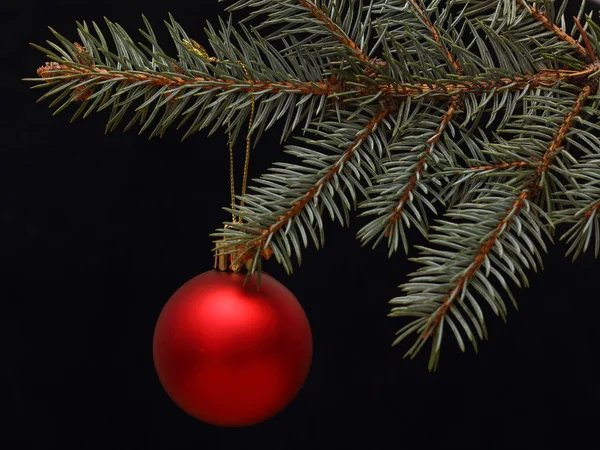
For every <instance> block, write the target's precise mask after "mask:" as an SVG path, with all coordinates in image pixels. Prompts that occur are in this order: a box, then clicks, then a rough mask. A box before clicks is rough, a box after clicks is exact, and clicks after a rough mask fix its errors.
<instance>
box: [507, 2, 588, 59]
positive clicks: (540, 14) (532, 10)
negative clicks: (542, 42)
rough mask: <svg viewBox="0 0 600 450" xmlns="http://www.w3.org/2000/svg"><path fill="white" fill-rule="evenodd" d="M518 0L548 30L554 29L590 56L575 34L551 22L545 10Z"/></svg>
mask: <svg viewBox="0 0 600 450" xmlns="http://www.w3.org/2000/svg"><path fill="white" fill-rule="evenodd" d="M516 1H517V4H518V5H519V6H522V7H523V8H525V9H527V10H528V11H529V12H530V13H531V15H532V16H533V18H534V19H535V20H537V21H538V22H540V23H541V24H542V25H544V27H545V28H546V29H547V30H550V31H552V32H553V33H554V34H555V35H556V37H557V38H558V39H560V40H561V41H565V42H568V43H569V44H571V45H572V46H573V47H575V50H576V51H577V53H579V54H580V55H581V56H585V57H587V56H588V53H587V51H586V49H585V47H583V46H582V45H581V44H580V43H579V42H578V41H577V40H576V39H575V38H573V36H571V35H570V34H569V33H567V32H566V31H564V30H563V29H562V28H560V27H559V26H558V25H555V24H553V23H552V22H550V20H549V19H548V17H546V15H545V14H544V13H543V12H541V11H540V10H539V9H537V7H535V6H531V5H528V4H527V2H526V1H525V0H516Z"/></svg>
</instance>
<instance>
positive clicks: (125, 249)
mask: <svg viewBox="0 0 600 450" xmlns="http://www.w3.org/2000/svg"><path fill="white" fill-rule="evenodd" d="M574 3H575V5H573V6H574V7H573V9H575V6H578V2H574ZM224 7H225V5H224V4H219V3H217V1H216V0H206V1H202V0H197V1H195V2H162V3H160V4H158V5H156V6H151V5H150V3H149V2H147V1H144V2H143V1H140V0H127V1H119V2H90V3H84V2H81V1H74V0H56V1H54V2H50V1H45V2H42V1H39V0H35V1H30V2H24V1H23V2H16V1H13V0H10V1H8V2H7V1H6V0H2V5H1V6H0V24H1V25H2V27H1V32H2V37H1V39H0V45H1V49H2V53H1V54H2V64H1V68H0V73H1V74H2V77H3V80H2V84H1V85H0V86H1V90H2V93H3V95H2V100H3V101H2V105H1V108H2V109H1V111H2V112H1V117H2V122H1V124H2V127H1V130H2V135H1V136H2V140H1V144H0V148H1V151H0V158H1V159H0V199H1V204H0V240H1V241H0V244H1V245H0V255H1V258H2V259H1V261H2V267H1V271H0V301H1V303H0V305H1V310H0V320H1V326H0V330H1V331H0V333H1V334H0V336H1V337H2V340H1V352H2V353H1V360H2V370H1V372H0V373H1V376H2V382H1V384H0V386H1V389H2V391H1V393H2V398H1V399H0V405H1V407H2V409H5V412H6V414H5V415H4V419H2V421H1V422H0V430H1V433H0V448H2V449H6V450H12V449H15V450H16V449H33V448H36V449H54V448H57V449H71V448H73V449H100V448H102V449H151V448H152V449H153V448H157V449H158V448H161V449H179V448H197V449H199V448H204V449H211V450H212V449H237V448H261V449H263V450H275V449H277V450H287V449H301V448H302V449H340V450H344V449H370V448H373V449H384V448H407V449H414V448H426V449H429V448H442V446H443V447H446V448H482V449H486V448H528V449H529V448H545V447H554V446H560V447H565V448H575V447H572V446H579V445H581V444H582V443H584V442H586V441H588V440H589V442H590V443H591V445H592V447H593V446H594V444H595V442H596V437H595V436H596V435H595V431H596V429H595V428H596V427H597V419H598V412H597V407H598V404H599V401H600V395H599V388H598V363H597V356H598V351H597V344H598V342H599V331H598V326H597V324H598V320H599V319H600V307H599V300H600V284H599V283H598V272H599V269H600V265H599V263H598V261H596V260H594V258H593V255H592V254H591V252H588V254H586V255H584V256H583V257H581V258H580V259H579V260H578V261H577V262H576V263H571V262H570V260H568V259H565V258H564V256H563V255H564V252H565V249H566V247H565V246H564V245H557V246H555V247H551V248H550V254H549V255H548V257H547V259H546V270H545V271H543V272H542V273H540V274H537V275H536V274H534V273H531V274H530V275H531V277H530V281H531V287H530V288H529V289H524V290H517V291H516V295H517V298H518V301H519V305H520V309H519V311H518V312H517V311H515V310H514V309H511V310H510V312H509V320H508V323H507V324H504V323H503V322H502V320H501V319H499V318H497V317H495V316H494V315H493V313H492V312H491V311H490V310H489V309H487V310H486V312H487V323H488V328H489V334H490V340H489V341H487V342H483V343H481V345H480V352H479V354H474V353H473V352H472V350H468V351H467V353H465V354H461V352H460V351H459V350H458V349H457V346H456V344H455V342H454V341H453V339H447V341H446V342H445V344H444V346H443V354H442V359H441V363H440V368H439V370H438V372H436V373H429V372H428V371H427V357H428V351H424V352H423V353H422V354H421V355H419V356H418V357H417V358H416V359H415V360H405V359H403V358H402V355H403V353H404V351H406V349H407V348H408V342H407V343H405V344H403V345H401V346H399V347H396V348H392V347H391V346H390V343H391V342H392V340H393V338H394V333H395V331H396V330H397V329H398V328H400V327H401V326H402V324H404V323H405V322H404V321H403V320H401V319H391V318H388V317H386V314H387V312H388V310H389V305H388V304H387V301H388V300H389V299H391V298H392V297H394V296H397V295H400V294H401V291H400V290H399V289H398V288H397V285H398V284H400V283H402V282H404V281H406V279H407V273H409V272H410V271H412V270H414V269H415V268H416V266H415V265H414V264H413V263H410V262H409V261H407V257H406V256H405V255H404V254H402V253H398V254H396V255H395V256H394V257H393V258H391V259H389V260H388V259H387V251H386V248H385V246H382V247H381V248H379V249H377V250H376V251H372V250H370V249H369V248H368V247H367V248H361V247H360V244H359V242H358V241H357V240H356V239H355V233H356V231H357V230H358V228H359V226H360V225H361V224H362V223H364V222H357V221H355V222H354V224H353V226H352V227H351V228H349V229H342V228H340V227H339V226H338V225H337V224H333V223H331V221H330V220H327V236H326V244H325V248H324V249H323V250H321V251H316V250H315V249H313V248H312V247H311V248H309V249H308V250H306V252H305V258H304V263H303V265H302V266H301V267H300V268H297V269H295V272H294V274H293V276H287V275H286V274H285V273H284V271H283V269H282V268H281V267H279V266H278V265H277V263H276V262H275V261H269V262H267V263H266V266H265V270H267V271H268V272H269V273H271V275H273V276H275V277H276V278H278V279H279V280H280V281H282V282H283V283H284V284H285V285H286V286H288V288H289V289H290V290H291V291H292V292H294V293H295V295H296V296H297V297H298V299H299V300H300V302H301V303H302V305H303V307H304V308H305V310H306V313H307V316H308V318H309V320H310V323H311V326H312V330H313V337H314V360H313V365H312V369H311V373H310V375H309V378H308V380H307V382H306V384H305V386H304V388H303V389H302V390H301V392H300V394H299V395H298V397H297V398H296V400H295V401H294V402H293V403H292V404H291V405H290V406H289V407H288V408H286V409H285V410H284V411H283V412H281V413H280V414H278V415H277V416H275V417H274V418H272V419H270V420H268V421H266V422H264V423H261V424H259V425H256V426H253V427H248V428H240V429H229V428H217V427H213V426H210V425H206V424H203V423H201V422H199V421H197V420H195V419H193V418H191V417H189V416H187V415H186V414H185V413H183V412H182V411H181V410H179V409H178V408H177V407H176V406H175V405H174V404H173V403H171V401H170V400H169V399H168V397H167V396H166V394H165V393H164V392H163V390H162V388H161V386H160V384H159V382H158V379H157V377H156V375H155V372H154V368H153V363H152V352H151V350H152V349H151V343H152V333H153V327H154V324H155V321H156V319H157V317H158V314H159V313H160V310H161V308H162V306H163V305H164V303H165V302H166V301H167V299H168V298H169V297H170V295H171V294H172V293H173V292H174V291H175V290H176V289H177V288H178V287H179V286H180V285H181V284H183V283H184V282H185V281H187V280H188V279H190V278H191V277H193V276H195V275H196V274H198V273H201V272H204V271H206V270H209V269H211V268H212V262H213V261H212V255H211V253H210V249H211V247H212V242H211V240H212V238H210V237H209V236H208V234H209V233H211V232H212V231H213V230H214V229H216V228H218V227H219V226H220V225H221V222H222V221H223V220H227V218H228V216H227V213H225V212H224V211H223V210H222V207H223V206H226V205H227V204H228V201H229V187H228V186H229V185H228V154H227V148H226V146H225V138H226V136H225V135H224V134H223V133H221V132H218V133H217V134H216V135H214V136H213V137H210V138H208V137H207V135H206V132H204V133H198V134H196V135H194V136H192V137H191V138H189V139H188V140H186V141H184V142H183V143H182V142H180V139H181V137H182V135H183V134H182V132H181V130H179V131H178V130H175V129H174V128H172V129H171V130H170V131H169V132H168V133H167V135H166V136H165V137H164V138H162V139H161V138H154V139H152V140H148V139H147V136H148V133H147V132H146V133H145V134H144V135H142V136H138V134H137V131H135V130H130V131H128V132H125V133H122V132H121V130H122V127H121V128H120V129H119V130H118V131H117V132H113V133H111V134H104V125H105V123H106V119H107V117H108V114H107V113H106V112H103V113H94V114H93V115H92V116H91V117H90V118H87V119H83V120H81V119H79V120H77V121H76V122H75V123H73V124H70V123H69V119H70V116H71V114H72V112H74V109H73V108H70V109H68V110H67V111H65V112H63V113H61V114H58V115H57V116H52V114H51V112H52V111H51V110H49V109H48V103H49V102H48V101H45V102H41V103H37V104H36V99H37V98H38V97H39V95H41V93H42V91H41V90H30V89H29V87H30V85H31V83H25V82H23V81H21V78H23V77H31V76H35V70H36V68H37V67H38V66H41V65H42V64H43V63H44V61H45V60H46V59H45V56H44V55H43V54H42V53H40V52H39V51H37V50H35V49H34V48H33V47H30V46H29V45H28V42H35V43H38V44H41V45H44V43H45V40H46V39H51V38H52V37H51V34H50V32H49V31H48V29H47V28H46V26H52V27H53V28H55V29H57V30H58V31H59V32H61V33H62V34H64V35H65V36H66V37H68V38H69V39H72V40H77V35H76V31H75V30H76V28H75V21H76V20H86V21H88V23H89V22H91V21H92V20H94V21H96V22H98V23H102V20H103V19H102V18H103V16H107V17H108V18H109V19H110V20H112V21H115V22H117V23H119V24H121V25H123V26H124V27H125V28H126V29H127V30H128V31H129V32H130V33H131V34H133V35H134V36H136V37H141V36H140V35H138V34H136V32H137V31H136V30H137V29H138V28H140V27H142V26H143V23H142V19H141V14H142V13H143V14H145V15H146V16H147V17H148V19H149V20H150V22H151V23H152V25H153V27H154V28H155V31H156V32H157V34H158V35H159V37H160V38H161V41H162V42H164V43H167V44H166V45H165V46H164V47H165V48H168V49H170V50H172V47H169V45H168V37H167V32H166V28H165V27H164V25H163V23H162V21H163V20H164V19H167V17H168V16H167V13H168V12H171V13H173V14H174V16H175V18H176V20H178V21H179V23H180V24H181V25H182V26H183V27H184V29H186V31H187V32H188V34H190V35H191V36H193V37H194V38H195V39H196V40H198V41H199V42H201V43H204V44H205V43H206V41H205V40H204V32H203V28H204V25H205V19H209V20H211V22H212V23H216V22H215V18H216V17H217V15H218V14H219V13H220V14H221V15H222V16H225V13H224V12H223V10H224ZM570 15H572V14H570ZM103 29H104V28H103ZM44 92H45V91H44ZM279 131H280V128H278V129H274V130H272V131H271V132H269V133H268V134H267V135H266V136H264V137H263V139H262V140H261V145H260V146H259V148H258V149H257V150H256V151H255V152H254V153H253V156H252V162H251V176H252V177H257V176H259V175H260V174H261V173H263V172H264V171H265V170H266V168H267V167H269V166H270V165H271V164H272V162H274V161H281V160H291V159H290V157H289V156H287V155H285V154H284V153H283V152H282V146H281V145H280V143H279ZM236 157H237V162H238V164H237V168H238V176H241V173H240V172H239V170H240V168H241V163H242V160H243V148H242V147H241V146H240V147H238V148H237V150H236ZM238 187H239V178H238ZM415 242H420V241H419V240H418V239H417V240H416V241H415ZM421 243H422V242H421ZM411 255H415V251H414V250H413V251H412V252H411Z"/></svg>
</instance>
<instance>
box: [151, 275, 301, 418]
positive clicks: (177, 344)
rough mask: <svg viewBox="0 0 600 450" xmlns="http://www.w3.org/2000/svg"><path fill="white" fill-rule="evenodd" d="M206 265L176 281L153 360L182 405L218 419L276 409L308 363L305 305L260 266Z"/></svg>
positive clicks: (264, 415) (157, 331) (156, 337)
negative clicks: (256, 270) (225, 268)
mask: <svg viewBox="0 0 600 450" xmlns="http://www.w3.org/2000/svg"><path fill="white" fill-rule="evenodd" d="M244 278H245V274H242V273H238V274H236V273H232V272H220V271H217V270H211V271H209V272H205V273H203V274H201V275H198V276H196V277H194V278H192V279H191V280H190V281H188V282H187V283H185V284H184V285H183V286H181V287H180V288H179V289H178V290H177V291H176V292H175V293H174V294H173V295H172V296H171V298H170V299H169V301H168V302H167V304H166V305H165V307H164V308H163V310H162V312H161V314H160V316H159V318H158V321H157V324H156V328H155V331H154V342H153V354H154V365H155V367H156V371H157V374H158V377H159V379H160V382H161V384H162V385H163V388H164V389H165V391H166V392H167V394H168V395H169V396H170V397H171V399H172V400H173V401H174V402H175V403H176V404H177V405H178V406H179V407H180V408H181V409H183V410H184V411H185V412H187V413H188V414H190V415H192V416H194V417H196V418H197V419H200V420H202V421H204V422H207V423H211V424H214V425H220V426H246V425H252V424H255V423H258V422H261V421H263V420H265V419H267V418H269V417H272V416H273V415H275V414H276V413H277V412H279V411H281V410H282V409H283V408H284V407H285V406H286V405H287V404H289V403H290V402H291V401H292V399H293V398H294V397H295V396H296V394H297V393H298V391H299V390H300V388H301V387H302V385H303V384H304V381H305V380H306V377H307V376H308V372H309V369H310V364H311V360H312V334H311V331H310V325H309V323H308V320H307V318H306V315H305V313H304V310H303V309H302V307H301V306H300V304H299V303H298V300H297V299H296V297H294V295H293V294H292V293H291V292H290V291H289V290H288V289H287V288H286V287H285V286H283V285H282V284H281V283H279V282H278V281H277V280H275V279H274V278H273V277H271V276H269V275H268V274H266V273H264V272H263V273H262V276H261V286H260V290H257V289H256V276H253V277H252V278H251V279H250V280H248V283H247V284H246V286H245V287H244V286H242V285H243V281H244Z"/></svg>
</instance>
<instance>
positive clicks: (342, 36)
mask: <svg viewBox="0 0 600 450" xmlns="http://www.w3.org/2000/svg"><path fill="white" fill-rule="evenodd" d="M298 3H300V4H301V5H302V6H304V7H305V8H306V9H308V10H309V11H310V13H311V14H312V15H313V17H315V18H316V19H318V20H320V21H321V22H323V24H324V25H325V27H326V28H327V29H328V30H330V31H331V32H332V33H333V34H334V35H335V36H336V38H337V40H338V41H340V43H342V44H343V45H345V46H346V47H349V48H351V49H352V50H354V52H355V53H356V57H357V58H359V59H360V60H362V61H366V62H369V60H370V59H369V57H368V56H367V55H365V54H364V53H363V51H362V49H361V48H360V47H359V46H358V45H356V43H355V42H354V41H353V40H352V39H350V38H349V37H348V36H346V33H344V31H343V30H342V29H340V27H338V26H337V24H336V23H335V22H333V20H331V18H330V17H329V16H327V14H326V13H325V11H323V10H322V9H320V8H317V6H315V5H314V4H313V3H312V2H310V1H307V0H298Z"/></svg>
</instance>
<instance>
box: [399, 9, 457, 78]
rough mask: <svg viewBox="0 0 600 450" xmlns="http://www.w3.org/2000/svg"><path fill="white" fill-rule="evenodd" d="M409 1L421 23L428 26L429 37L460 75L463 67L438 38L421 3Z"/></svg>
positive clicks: (438, 35)
mask: <svg viewBox="0 0 600 450" xmlns="http://www.w3.org/2000/svg"><path fill="white" fill-rule="evenodd" d="M409 2H410V4H411V6H412V7H413V9H415V10H416V11H417V12H418V13H419V15H420V16H421V19H422V20H423V23H425V26H426V27H427V28H429V32H430V33H431V37H432V38H433V40H434V41H435V42H437V44H438V46H439V47H440V49H441V50H442V52H444V53H445V54H446V57H447V58H448V61H450V64H451V65H452V67H453V68H454V72H455V73H457V74H458V75H462V74H463V67H462V66H461V64H460V63H459V62H458V61H456V60H455V59H454V56H452V53H450V51H449V50H448V49H447V48H446V46H445V45H444V43H443V42H442V39H441V38H440V34H439V33H438V31H437V29H436V28H435V26H434V25H433V24H432V23H431V20H429V17H428V16H427V14H425V11H424V10H423V8H422V7H421V5H420V4H419V3H418V2H417V0H409Z"/></svg>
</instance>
